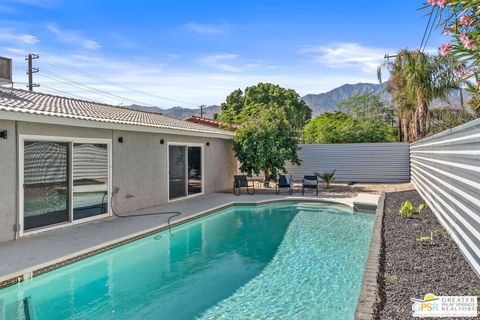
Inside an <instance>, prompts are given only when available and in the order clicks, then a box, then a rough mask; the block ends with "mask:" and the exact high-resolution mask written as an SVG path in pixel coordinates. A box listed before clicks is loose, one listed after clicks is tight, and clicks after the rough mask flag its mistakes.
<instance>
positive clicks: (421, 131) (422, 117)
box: [411, 102, 429, 141]
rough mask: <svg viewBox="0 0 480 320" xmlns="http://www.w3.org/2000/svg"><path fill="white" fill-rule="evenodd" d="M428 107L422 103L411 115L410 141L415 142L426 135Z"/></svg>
mask: <svg viewBox="0 0 480 320" xmlns="http://www.w3.org/2000/svg"><path fill="white" fill-rule="evenodd" d="M427 113H428V107H427V104H426V103H425V102H422V103H421V104H420V105H419V106H418V107H417V109H415V111H414V113H413V124H414V126H413V127H412V136H411V140H412V141H417V140H420V139H422V138H424V137H425V136H426V135H427V129H428V122H429V121H428V120H429V115H428V114H427Z"/></svg>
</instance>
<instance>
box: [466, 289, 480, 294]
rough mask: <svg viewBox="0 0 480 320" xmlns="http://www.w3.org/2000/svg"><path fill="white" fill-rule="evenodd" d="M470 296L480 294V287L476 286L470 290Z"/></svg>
mask: <svg viewBox="0 0 480 320" xmlns="http://www.w3.org/2000/svg"><path fill="white" fill-rule="evenodd" d="M468 295H469V296H480V288H475V289H472V290H470V292H469V293H468Z"/></svg>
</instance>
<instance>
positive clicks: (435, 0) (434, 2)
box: [428, 0, 437, 6]
mask: <svg viewBox="0 0 480 320" xmlns="http://www.w3.org/2000/svg"><path fill="white" fill-rule="evenodd" d="M428 4H429V5H431V6H435V5H436V4H437V0H428Z"/></svg>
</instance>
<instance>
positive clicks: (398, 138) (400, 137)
mask: <svg viewBox="0 0 480 320" xmlns="http://www.w3.org/2000/svg"><path fill="white" fill-rule="evenodd" d="M402 131H403V127H402V118H401V117H398V132H397V140H398V142H403V141H404V140H403V132H402Z"/></svg>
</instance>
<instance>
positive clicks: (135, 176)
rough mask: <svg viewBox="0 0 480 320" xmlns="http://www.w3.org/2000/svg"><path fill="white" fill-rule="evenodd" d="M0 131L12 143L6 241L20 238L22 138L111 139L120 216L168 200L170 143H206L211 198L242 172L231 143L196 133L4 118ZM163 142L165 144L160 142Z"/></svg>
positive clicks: (1, 215) (5, 180) (6, 166)
mask: <svg viewBox="0 0 480 320" xmlns="http://www.w3.org/2000/svg"><path fill="white" fill-rule="evenodd" d="M0 130H7V131H8V139H5V140H4V139H0V181H1V184H0V186H1V189H0V190H1V201H0V242H4V241H9V240H13V239H14V238H15V232H14V226H15V224H16V223H17V217H18V203H17V202H18V200H17V197H18V186H17V181H18V173H17V172H18V171H17V170H18V168H17V167H18V159H17V152H18V150H17V139H18V136H19V135H37V136H57V137H73V138H99V139H111V140H112V144H111V148H112V153H111V154H112V187H113V188H115V187H118V188H119V192H118V194H117V195H116V196H115V198H114V202H113V204H114V207H115V211H116V212H118V213H120V214H124V213H128V212H130V211H134V210H138V209H142V208H147V207H152V206H156V205H161V204H162V203H166V202H167V201H168V194H167V190H168V189H167V184H168V172H167V170H168V169H167V168H168V167H167V162H168V159H167V150H168V149H167V148H168V143H169V142H170V143H171V142H181V143H201V144H204V147H203V150H204V165H203V168H204V172H203V179H204V193H206V194H208V193H213V192H218V191H224V190H226V189H229V188H231V182H232V175H233V174H234V173H235V172H236V170H237V167H236V166H237V163H236V160H235V157H234V154H233V151H232V146H231V141H230V140H229V139H222V138H210V137H205V136H203V137H202V136H195V135H194V133H192V135H185V134H163V133H149V132H134V131H121V130H113V129H112V130H110V129H98V128H85V127H75V126H62V125H52V124H43V123H31V122H22V121H17V122H15V121H8V120H0ZM179 133H182V132H181V131H179ZM119 137H123V143H119V142H118V138H119ZM162 139H163V140H164V144H161V143H160V140H162ZM207 142H208V143H209V146H207V145H206V144H207ZM179 201H183V200H179ZM20 223H21V222H20ZM66 227H67V228H68V225H67V226H66Z"/></svg>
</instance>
